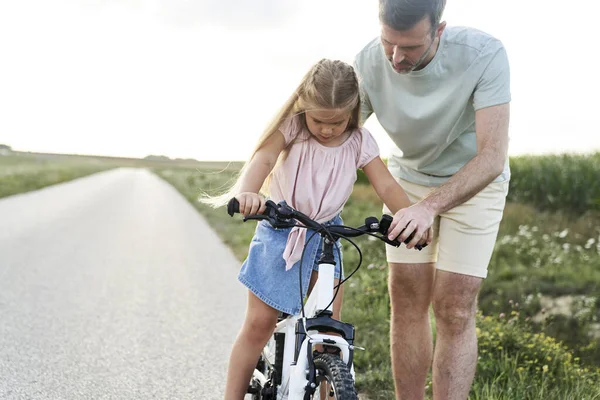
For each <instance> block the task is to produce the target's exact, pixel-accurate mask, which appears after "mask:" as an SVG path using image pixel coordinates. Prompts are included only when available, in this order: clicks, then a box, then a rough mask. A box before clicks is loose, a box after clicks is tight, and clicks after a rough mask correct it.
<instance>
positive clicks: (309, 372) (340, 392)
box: [227, 198, 412, 400]
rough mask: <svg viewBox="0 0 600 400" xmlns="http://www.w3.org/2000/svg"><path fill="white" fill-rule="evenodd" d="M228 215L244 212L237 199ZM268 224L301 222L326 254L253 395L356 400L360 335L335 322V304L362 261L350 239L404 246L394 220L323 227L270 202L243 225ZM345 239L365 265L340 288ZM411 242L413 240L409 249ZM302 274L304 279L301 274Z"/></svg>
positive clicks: (267, 353) (263, 399) (285, 318)
mask: <svg viewBox="0 0 600 400" xmlns="http://www.w3.org/2000/svg"><path fill="white" fill-rule="evenodd" d="M227 212H228V213H229V215H231V216H233V214H234V213H236V212H239V203H238V202H237V200H236V199H235V198H234V199H231V200H230V202H229V204H228V207H227ZM263 219H266V220H267V221H269V223H270V224H271V225H272V226H273V227H275V228H288V227H293V226H297V224H296V222H299V223H300V224H301V225H298V226H302V227H305V228H310V229H313V230H314V231H315V234H320V235H321V237H323V252H322V256H321V258H320V259H319V274H318V279H317V281H316V284H315V285H314V287H313V289H312V291H311V293H310V294H309V296H308V299H307V300H306V303H305V304H303V307H302V310H301V313H300V314H298V315H287V314H283V313H282V314H280V317H279V321H278V323H277V326H276V328H275V331H274V333H273V336H272V337H271V339H270V340H269V342H268V343H267V345H266V346H265V348H264V349H263V352H262V354H261V356H260V358H259V360H258V363H257V366H256V369H255V370H254V373H253V376H252V379H251V381H250V385H249V387H248V393H250V394H251V395H252V397H251V398H252V399H253V400H283V399H288V400H309V399H318V398H321V397H320V396H321V395H322V394H325V396H326V397H327V398H332V399H338V400H339V399H341V400H354V399H357V398H358V395H357V393H356V389H355V385H354V382H355V373H354V363H353V358H354V350H355V348H356V347H355V346H354V338H355V336H354V335H355V330H354V326H353V325H351V324H348V323H344V322H341V321H338V320H335V319H333V318H332V315H333V310H332V309H333V301H334V299H335V297H336V295H337V293H338V290H339V287H340V286H341V285H342V284H343V283H344V282H345V281H346V280H348V279H349V278H350V277H351V276H352V275H353V274H354V273H355V272H356V271H357V270H358V268H359V267H360V262H361V261H362V254H361V253H360V249H359V248H358V246H357V245H356V244H354V242H352V241H351V240H350V238H351V237H357V236H361V235H371V236H374V237H376V238H378V239H380V240H382V241H384V242H386V243H389V244H391V245H393V246H400V244H401V243H400V242H398V241H397V240H389V239H388V238H387V236H386V233H387V230H388V228H389V226H390V223H391V222H392V217H391V216H389V215H383V216H382V218H381V220H378V219H377V218H375V217H369V218H367V219H365V225H363V226H361V227H358V228H352V227H348V226H344V225H330V226H324V225H322V224H319V223H318V222H316V221H314V220H312V219H310V218H309V217H307V216H306V215H304V214H302V213H301V212H299V211H297V210H294V209H293V208H291V207H290V206H288V205H287V204H286V203H285V202H280V203H279V204H275V203H274V202H272V201H270V200H269V201H267V204H266V211H265V212H264V213H263V214H260V215H251V216H248V217H245V218H244V221H247V220H263ZM340 238H342V239H346V240H348V241H350V242H351V243H352V244H353V245H354V246H355V247H356V249H357V250H358V252H359V255H360V261H359V264H358V266H357V268H356V269H355V270H354V271H353V272H352V273H351V274H350V275H349V276H348V277H347V278H345V279H344V280H342V281H341V282H340V284H339V285H338V286H337V287H335V286H334V282H335V281H334V279H335V277H334V272H335V259H334V243H335V242H336V241H337V239H340ZM411 239H412V237H409V238H408V239H406V241H405V243H408V242H409V241H410V240H411ZM309 240H310V238H309ZM338 251H339V250H338ZM300 264H302V263H300ZM299 272H300V274H299V276H301V274H302V272H301V271H299ZM299 279H300V278H299ZM300 284H301V283H300ZM300 293H302V290H301V291H300ZM331 333H335V334H331ZM363 350H364V349H363Z"/></svg>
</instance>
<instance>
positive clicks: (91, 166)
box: [0, 155, 113, 198]
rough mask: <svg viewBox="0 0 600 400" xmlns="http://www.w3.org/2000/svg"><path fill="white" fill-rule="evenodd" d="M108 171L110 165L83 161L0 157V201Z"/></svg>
mask: <svg viewBox="0 0 600 400" xmlns="http://www.w3.org/2000/svg"><path fill="white" fill-rule="evenodd" d="M109 168H113V165H111V164H108V163H105V162H101V161H98V160H95V159H91V158H83V157H81V158H79V157H61V156H40V155H10V156H0V198H2V197H6V196H11V195H14V194H18V193H24V192H29V191H31V190H37V189H41V188H43V187H46V186H50V185H54V184H57V183H61V182H66V181H70V180H73V179H76V178H80V177H83V176H86V175H90V174H93V173H96V172H100V171H104V170H106V169H109Z"/></svg>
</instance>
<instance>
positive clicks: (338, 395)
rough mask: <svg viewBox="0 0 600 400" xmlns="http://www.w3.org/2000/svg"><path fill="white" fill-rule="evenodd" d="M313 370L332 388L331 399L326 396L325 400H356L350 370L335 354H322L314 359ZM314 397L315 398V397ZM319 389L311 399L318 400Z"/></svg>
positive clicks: (356, 396) (328, 395)
mask: <svg viewBox="0 0 600 400" xmlns="http://www.w3.org/2000/svg"><path fill="white" fill-rule="evenodd" d="M314 363H315V368H316V369H317V370H318V371H319V374H320V375H321V376H323V377H324V378H325V379H326V380H327V382H328V383H330V384H331V386H332V391H333V397H331V396H330V394H327V399H336V400H357V399H358V394H357V393H356V389H355V388H354V380H353V379H352V374H351V373H350V368H348V366H347V365H346V364H345V363H344V361H343V360H342V359H341V358H340V357H339V356H337V355H335V354H328V353H323V354H319V355H318V356H316V357H315V360H314ZM315 396H316V397H315ZM318 398H320V397H319V389H317V391H316V392H315V394H314V396H313V399H318Z"/></svg>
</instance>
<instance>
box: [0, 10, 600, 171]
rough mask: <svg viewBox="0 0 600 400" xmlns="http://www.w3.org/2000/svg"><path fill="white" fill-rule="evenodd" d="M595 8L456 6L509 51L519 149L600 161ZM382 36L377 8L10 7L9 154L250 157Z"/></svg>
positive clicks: (1, 117) (2, 45)
mask: <svg viewBox="0 0 600 400" xmlns="http://www.w3.org/2000/svg"><path fill="white" fill-rule="evenodd" d="M597 4H598V3H597V2H595V1H592V0H572V1H570V2H568V3H567V2H564V1H558V0H527V1H523V0H448V4H447V8H446V13H445V15H444V19H445V20H446V21H447V22H448V24H449V25H469V26H474V27H476V28H479V29H481V30H484V31H487V32H489V33H491V34H493V35H495V36H496V37H498V38H499V39H501V40H502V41H503V43H504V44H505V46H506V48H507V52H508V55H509V60H510V63H511V75H512V86H511V89H512V96H513V102H512V116H511V129H510V134H511V144H510V153H511V154H522V153H548V152H563V151H569V152H582V151H586V150H590V149H591V150H600V129H599V128H598V126H599V125H598V119H599V117H598V115H599V113H600V111H598V110H597V109H598V106H599V105H600V100H598V97H597V96H598V92H599V91H600V77H599V76H598V65H597V64H596V59H597V55H596V52H597V50H596V47H597V45H596V36H597V35H596V34H595V31H594V28H595V26H596V24H597V22H596V19H597V17H598V11H599V9H600V6H599V5H597ZM565 5H568V7H569V8H566V7H565ZM378 33H379V25H378V20H377V1H376V0H304V1H297V0H296V1H292V0H253V1H242V0H229V1H225V0H201V1H184V0H103V1H102V0H52V1H48V0H14V1H9V0H7V1H1V2H0V57H1V59H0V60H1V61H0V143H4V144H8V145H10V146H12V147H13V148H14V149H16V150H23V151H42V152H58V153H79V154H100V155H115V156H130V157H144V156H146V155H148V154H164V155H167V156H170V157H173V158H176V157H181V158H187V157H192V158H197V159H200V160H232V159H236V160H239V159H245V158H246V157H247V156H248V153H249V151H250V150H251V148H252V147H253V145H254V143H255V141H256V139H257V137H258V136H259V135H260V133H261V132H262V130H263V128H264V127H265V125H266V124H267V123H268V121H269V119H270V117H272V116H273V115H274V113H275V112H276V111H277V109H278V108H279V107H280V106H281V104H282V102H283V101H284V100H285V99H286V98H287V97H288V96H289V95H290V94H291V92H292V91H293V89H294V88H295V87H296V85H297V84H298V82H299V80H300V78H301V77H302V75H303V74H304V73H305V72H306V70H307V69H308V68H309V67H310V66H311V65H312V64H313V63H314V62H316V61H317V60H319V59H320V58H322V57H328V58H339V59H343V60H345V61H347V62H352V60H353V58H354V55H355V54H356V53H357V52H358V51H359V50H360V49H361V48H362V47H363V46H364V45H365V44H366V43H367V42H369V41H370V40H371V39H373V38H374V37H376V36H377V35H378ZM367 127H368V128H370V129H371V130H372V132H373V133H374V134H375V136H376V138H377V140H378V142H379V144H380V147H381V149H382V153H383V154H384V155H386V154H387V152H388V151H389V149H390V146H391V141H390V140H389V139H388V138H387V137H386V135H385V133H384V132H383V131H382V130H381V128H380V127H379V125H378V124H377V121H376V120H375V119H374V118H372V119H371V120H369V122H368V123H367Z"/></svg>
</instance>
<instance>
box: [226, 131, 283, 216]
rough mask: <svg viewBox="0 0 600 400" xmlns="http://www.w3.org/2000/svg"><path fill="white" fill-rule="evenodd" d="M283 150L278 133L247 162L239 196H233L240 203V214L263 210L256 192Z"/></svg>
mask: <svg viewBox="0 0 600 400" xmlns="http://www.w3.org/2000/svg"><path fill="white" fill-rule="evenodd" d="M284 148H285V139H284V137H283V134H282V133H281V132H279V131H278V132H277V133H275V134H274V135H271V136H270V137H269V138H267V139H266V140H265V142H264V143H263V144H262V146H261V147H260V148H259V149H258V150H257V151H256V153H255V154H254V157H252V159H251V160H250V161H249V162H248V166H247V168H246V171H245V173H244V175H243V177H242V180H241V185H240V191H239V194H237V195H236V196H235V198H236V199H237V200H238V202H239V203H240V213H242V214H244V215H250V214H257V213H261V212H263V211H264V210H265V200H264V199H263V198H262V196H259V195H258V192H259V191H260V188H261V187H262V185H263V184H264V182H265V179H267V176H269V174H270V173H271V171H272V170H273V167H275V164H276V163H277V159H278V158H279V154H280V153H281V152H282V151H283V149H284Z"/></svg>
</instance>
